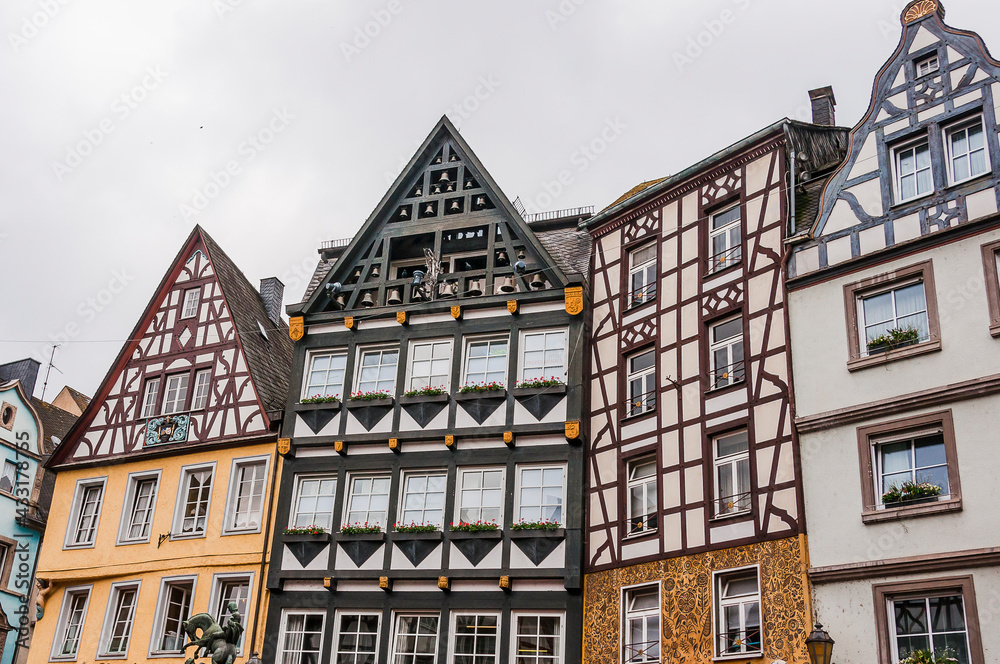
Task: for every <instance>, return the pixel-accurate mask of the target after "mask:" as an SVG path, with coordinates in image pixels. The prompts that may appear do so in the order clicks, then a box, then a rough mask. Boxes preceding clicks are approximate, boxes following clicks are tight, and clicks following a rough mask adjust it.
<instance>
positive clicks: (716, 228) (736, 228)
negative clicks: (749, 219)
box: [708, 205, 743, 272]
mask: <svg viewBox="0 0 1000 664" xmlns="http://www.w3.org/2000/svg"><path fill="white" fill-rule="evenodd" d="M741 237H742V228H741V218H740V206H739V205H735V206H733V207H731V208H729V209H728V210H724V211H722V212H719V213H718V214H713V215H712V216H711V226H710V227H709V231H708V251H709V259H708V271H709V272H717V271H719V270H722V269H725V268H727V267H729V266H731V265H736V264H737V263H739V262H740V260H741V259H742V257H743V244H742V240H741Z"/></svg>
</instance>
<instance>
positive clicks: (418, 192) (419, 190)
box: [413, 184, 424, 196]
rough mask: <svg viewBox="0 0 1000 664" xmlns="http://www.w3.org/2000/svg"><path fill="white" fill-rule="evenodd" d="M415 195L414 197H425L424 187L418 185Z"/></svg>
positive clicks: (414, 191)
mask: <svg viewBox="0 0 1000 664" xmlns="http://www.w3.org/2000/svg"><path fill="white" fill-rule="evenodd" d="M413 195H414V196H423V195H424V187H423V185H419V184H418V185H417V188H416V189H414V190H413Z"/></svg>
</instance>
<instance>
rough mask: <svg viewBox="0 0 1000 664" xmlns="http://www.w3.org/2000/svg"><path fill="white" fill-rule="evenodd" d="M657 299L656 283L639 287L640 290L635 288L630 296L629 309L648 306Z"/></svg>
mask: <svg viewBox="0 0 1000 664" xmlns="http://www.w3.org/2000/svg"><path fill="white" fill-rule="evenodd" d="M655 297H656V282H655V281H653V282H651V283H648V284H646V285H645V286H639V287H638V288H633V289H632V292H631V293H629V294H628V307H627V308H628V309H631V308H633V307H638V306H639V305H640V304H646V303H647V302H651V301H652V300H653V298H655Z"/></svg>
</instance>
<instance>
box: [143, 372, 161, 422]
mask: <svg viewBox="0 0 1000 664" xmlns="http://www.w3.org/2000/svg"><path fill="white" fill-rule="evenodd" d="M161 383H162V377H161V376H154V377H152V378H147V379H146V384H145V386H143V388H142V417H141V419H144V420H145V419H149V418H150V417H156V415H157V414H158V412H159V411H158V409H159V407H160V384H161Z"/></svg>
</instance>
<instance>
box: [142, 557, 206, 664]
mask: <svg viewBox="0 0 1000 664" xmlns="http://www.w3.org/2000/svg"><path fill="white" fill-rule="evenodd" d="M187 583H190V584H191V593H190V595H189V596H188V611H190V610H191V607H192V606H194V598H195V593H196V592H197V591H198V575H197V574H188V575H184V576H165V577H162V578H161V579H160V590H159V593H157V595H156V612H155V613H154V614H153V625H152V629H151V630H150V633H149V653H148V656H149V657H174V658H178V657H183V656H184V655H183V653H184V651H183V650H160V649H159V647H158V646H159V643H160V642H161V641H162V639H163V636H164V633H163V631H164V629H166V624H165V623H166V620H167V602H169V601H170V594H169V593H170V588H172V587H173V586H179V585H181V584H187ZM185 641H186V639H185ZM182 645H183V644H182Z"/></svg>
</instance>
